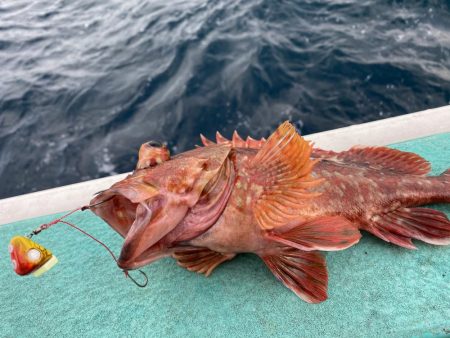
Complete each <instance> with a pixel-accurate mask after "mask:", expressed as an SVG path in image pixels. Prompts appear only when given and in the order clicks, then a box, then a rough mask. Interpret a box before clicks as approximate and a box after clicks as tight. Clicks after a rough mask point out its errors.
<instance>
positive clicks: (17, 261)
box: [9, 236, 58, 277]
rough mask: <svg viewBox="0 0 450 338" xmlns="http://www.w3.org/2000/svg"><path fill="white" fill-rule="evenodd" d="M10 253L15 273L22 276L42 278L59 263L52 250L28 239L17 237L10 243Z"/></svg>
mask: <svg viewBox="0 0 450 338" xmlns="http://www.w3.org/2000/svg"><path fill="white" fill-rule="evenodd" d="M9 253H10V255H11V262H12V264H13V268H14V271H15V272H16V273H17V274H18V275H21V276H24V275H28V274H30V273H31V274H33V275H34V276H36V277H39V276H41V275H42V274H44V273H45V272H47V271H48V270H50V269H51V268H52V267H53V266H55V265H56V263H58V259H57V258H56V257H55V256H53V254H52V253H51V251H50V250H48V249H46V248H44V247H43V246H42V245H39V244H38V243H36V242H34V241H32V240H31V239H30V238H28V237H24V236H15V237H13V238H12V239H11V242H10V243H9Z"/></svg>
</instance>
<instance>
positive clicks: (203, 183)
mask: <svg viewBox="0 0 450 338" xmlns="http://www.w3.org/2000/svg"><path fill="white" fill-rule="evenodd" d="M230 149H231V147H230V146H229V145H216V146H213V147H207V148H197V149H194V150H192V151H188V152H185V153H182V154H180V155H177V156H174V157H173V158H172V159H170V160H167V161H164V162H162V163H160V164H158V165H156V166H153V167H150V168H146V169H140V170H137V171H135V172H134V173H133V174H131V175H130V176H128V177H127V178H125V179H124V180H122V181H120V182H117V183H116V184H114V185H113V186H112V187H111V188H109V189H108V190H106V191H104V192H102V193H101V194H99V195H98V196H97V197H96V198H94V199H93V200H92V201H91V205H94V204H96V203H100V202H102V201H106V202H105V203H101V204H99V205H98V206H95V207H93V208H91V210H92V211H93V212H94V213H95V214H97V215H98V216H100V217H102V218H103V219H104V220H105V221H106V222H107V223H108V224H110V226H111V227H112V228H113V229H115V230H116V231H117V232H119V233H120V234H121V235H122V236H123V237H124V238H125V241H124V244H123V246H122V250H121V253H120V257H119V260H118V265H119V267H121V268H122V269H125V270H130V269H136V268H139V267H141V266H143V265H147V264H149V263H151V262H153V261H155V260H157V259H159V258H161V257H164V256H167V255H169V254H170V253H171V251H170V250H171V243H167V242H165V241H164V237H165V236H166V235H167V234H168V233H169V232H171V231H172V230H173V229H175V228H176V227H177V225H179V224H180V223H181V222H182V221H183V219H184V218H185V217H186V215H187V213H188V212H189V210H190V209H191V208H192V207H193V206H194V205H195V204H196V203H197V202H198V200H199V198H200V196H201V195H202V192H203V190H204V189H205V187H207V185H208V183H209V182H210V181H211V180H213V179H214V178H215V177H216V176H217V175H218V173H219V172H220V169H221V167H222V165H223V163H224V161H225V159H226V158H227V156H228V154H229V152H230Z"/></svg>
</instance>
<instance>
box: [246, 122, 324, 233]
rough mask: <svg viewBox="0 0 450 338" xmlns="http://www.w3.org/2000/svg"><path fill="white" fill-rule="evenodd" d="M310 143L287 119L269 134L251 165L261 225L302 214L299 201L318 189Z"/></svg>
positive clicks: (276, 223)
mask: <svg viewBox="0 0 450 338" xmlns="http://www.w3.org/2000/svg"><path fill="white" fill-rule="evenodd" d="M311 152H312V146H311V144H310V143H308V142H307V141H305V140H304V139H303V138H302V137H301V136H300V135H299V134H298V133H297V131H296V130H295V128H294V126H292V125H291V124H290V123H289V122H285V123H283V124H282V125H281V126H280V127H278V129H277V130H276V131H275V132H274V133H273V134H272V135H271V136H270V137H269V139H268V140H267V142H266V143H265V144H264V146H263V147H262V148H261V150H260V151H259V152H258V153H257V154H256V156H255V157H254V158H253V160H252V162H251V165H250V168H249V169H250V172H251V175H252V182H253V184H254V185H258V186H260V187H262V193H261V195H260V196H259V197H258V199H257V200H256V202H255V206H254V213H255V217H256V219H257V221H258V223H259V225H260V226H261V228H262V229H265V230H270V229H275V228H277V227H281V226H283V225H285V224H287V223H290V222H292V221H294V220H295V219H297V218H298V217H299V216H300V214H301V201H302V200H303V199H305V198H314V197H316V196H318V195H320V193H318V192H316V191H314V190H312V189H313V188H314V187H316V186H317V185H319V184H320V183H321V182H323V179H317V178H315V177H313V176H312V168H313V166H314V164H315V163H316V162H317V161H316V160H311V158H310V156H311Z"/></svg>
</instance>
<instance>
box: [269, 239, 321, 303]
mask: <svg viewBox="0 0 450 338" xmlns="http://www.w3.org/2000/svg"><path fill="white" fill-rule="evenodd" d="M261 258H262V259H263V261H264V263H266V265H267V266H268V268H269V269H270V270H271V271H272V273H273V274H274V275H275V277H277V278H278V279H279V280H280V281H281V282H282V283H283V284H284V285H285V286H286V287H288V288H289V289H291V290H292V291H293V292H294V293H295V294H296V295H297V296H299V297H300V298H301V299H303V300H304V301H306V302H308V303H320V302H323V301H324V300H326V299H327V286H328V273H327V267H326V263H325V259H324V258H323V256H322V255H321V254H320V253H318V252H305V251H301V250H298V249H295V248H291V247H288V246H286V247H282V248H280V250H279V252H278V253H276V254H271V255H261Z"/></svg>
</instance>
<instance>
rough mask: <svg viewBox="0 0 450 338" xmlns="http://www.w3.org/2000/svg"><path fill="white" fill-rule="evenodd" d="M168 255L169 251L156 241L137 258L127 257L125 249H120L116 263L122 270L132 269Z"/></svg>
mask: <svg viewBox="0 0 450 338" xmlns="http://www.w3.org/2000/svg"><path fill="white" fill-rule="evenodd" d="M169 255H170V251H169V250H167V248H165V247H163V246H162V244H161V243H160V242H158V243H156V244H154V245H152V246H151V247H150V248H148V249H147V250H145V251H144V252H143V253H141V254H140V255H139V256H138V257H137V258H132V257H127V256H128V255H127V254H126V251H124V250H122V252H121V253H120V256H119V259H118V260H117V265H118V266H119V268H121V269H123V270H134V269H138V268H141V267H143V266H145V265H148V264H151V263H153V262H155V261H157V260H159V259H161V258H164V257H167V256H169Z"/></svg>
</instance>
